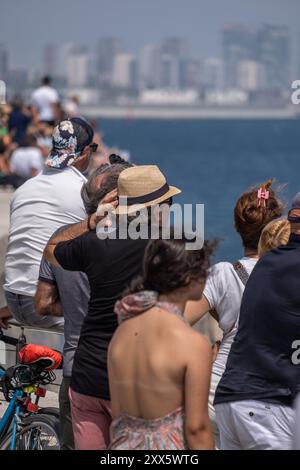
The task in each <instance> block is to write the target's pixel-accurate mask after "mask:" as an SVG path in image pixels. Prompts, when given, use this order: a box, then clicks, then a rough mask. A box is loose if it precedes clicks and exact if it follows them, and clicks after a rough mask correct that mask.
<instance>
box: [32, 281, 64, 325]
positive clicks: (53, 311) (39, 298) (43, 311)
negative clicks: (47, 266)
mask: <svg viewBox="0 0 300 470" xmlns="http://www.w3.org/2000/svg"><path fill="white" fill-rule="evenodd" d="M34 306H35V310H36V312H37V313H39V314H40V315H53V316H55V317H61V316H63V310H62V305H61V302H60V300H59V296H58V290H57V287H56V284H53V283H51V284H50V283H49V282H45V281H41V280H39V281H38V285H37V290H36V293H35V296H34Z"/></svg>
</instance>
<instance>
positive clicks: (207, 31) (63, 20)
mask: <svg viewBox="0 0 300 470" xmlns="http://www.w3.org/2000/svg"><path fill="white" fill-rule="evenodd" d="M0 7H1V8H0V12H1V13H0V44H1V43H2V44H5V45H6V46H7V47H8V49H9V51H10V62H11V64H12V66H13V67H27V68H28V67H36V66H37V65H38V64H39V63H41V61H42V49H43V47H44V46H45V45H46V44H48V43H54V44H58V45H59V44H60V43H63V42H69V41H72V42H73V41H74V42H78V43H84V44H87V45H90V46H93V45H94V44H95V42H96V41H97V39H98V38H100V37H102V36H107V35H109V36H116V37H118V38H119V39H120V40H121V41H122V43H123V44H124V49H125V50H128V51H132V52H135V53H136V52H138V51H139V50H140V48H141V46H142V45H144V44H146V43H153V42H159V41H160V40H161V39H162V38H164V37H167V36H174V35H176V36H182V37H184V38H186V39H187V40H188V41H189V43H190V47H191V52H192V54H193V55H195V56H199V57H209V56H220V55H221V30H222V27H223V26H224V25H225V24H236V23H241V24H245V25H246V26H247V27H249V28H253V29H255V28H257V27H258V26H260V25H261V24H263V23H265V22H267V23H273V24H285V25H287V26H289V27H290V29H291V33H292V39H293V46H294V47H293V60H294V63H295V62H296V53H297V52H298V51H299V55H300V0H50V1H47V0H0Z"/></svg>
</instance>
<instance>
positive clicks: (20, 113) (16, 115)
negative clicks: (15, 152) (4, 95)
mask: <svg viewBox="0 0 300 470" xmlns="http://www.w3.org/2000/svg"><path fill="white" fill-rule="evenodd" d="M30 120H31V119H30V115H29V112H28V113H27V112H25V111H24V104H23V101H22V100H21V98H20V97H18V96H16V97H15V98H14V100H13V102H12V111H11V113H10V115H9V119H8V123H7V126H8V130H9V132H10V136H11V139H12V142H14V143H16V144H18V145H22V143H23V142H24V139H25V137H26V131H27V128H28V126H29V123H30Z"/></svg>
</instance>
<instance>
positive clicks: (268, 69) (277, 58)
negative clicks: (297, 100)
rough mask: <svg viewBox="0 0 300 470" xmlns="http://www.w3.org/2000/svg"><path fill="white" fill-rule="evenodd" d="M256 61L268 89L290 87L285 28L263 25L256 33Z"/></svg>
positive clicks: (288, 54)
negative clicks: (261, 69) (263, 74)
mask: <svg viewBox="0 0 300 470" xmlns="http://www.w3.org/2000/svg"><path fill="white" fill-rule="evenodd" d="M257 50H258V60H259V61H260V63H261V64H263V66H264V68H265V73H266V86H268V87H269V88H285V87H290V80H291V77H290V58H291V54H290V34H289V29H288V27H287V26H275V25H270V24H265V25H264V26H263V27H262V28H260V29H259V31H258V33H257Z"/></svg>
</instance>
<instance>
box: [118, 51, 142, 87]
mask: <svg viewBox="0 0 300 470" xmlns="http://www.w3.org/2000/svg"><path fill="white" fill-rule="evenodd" d="M112 81H113V84H114V85H115V86H116V87H119V88H131V89H135V88H137V60H136V57H135V55H133V54H125V53H122V54H117V55H116V56H115V58H114V64H113V77H112Z"/></svg>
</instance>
